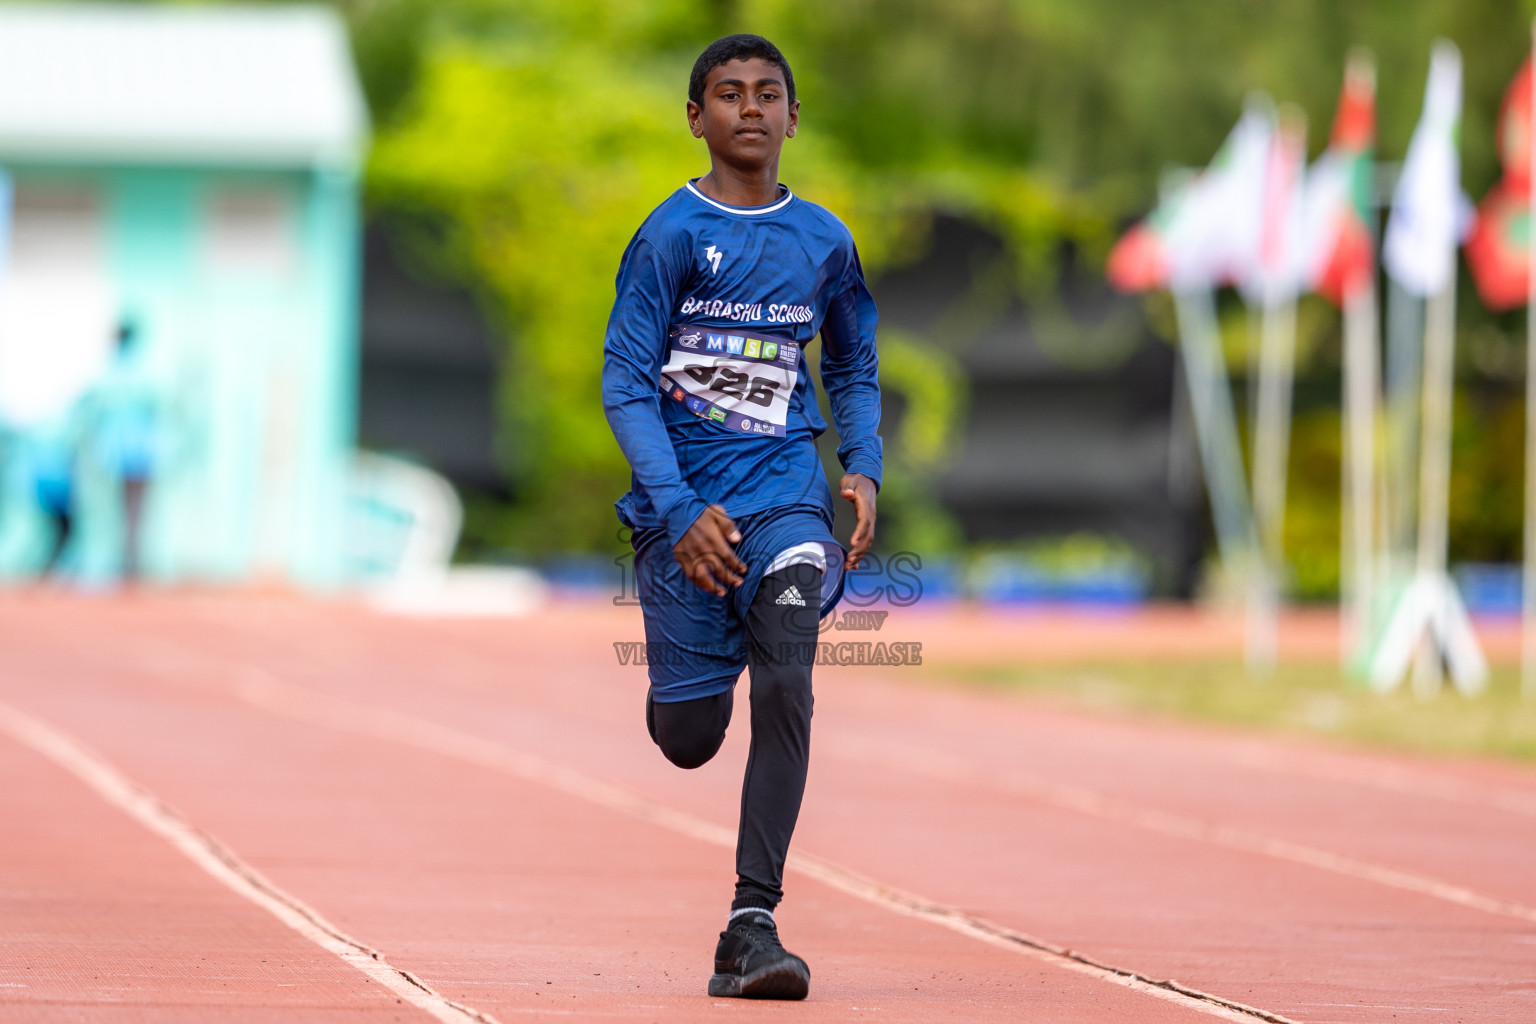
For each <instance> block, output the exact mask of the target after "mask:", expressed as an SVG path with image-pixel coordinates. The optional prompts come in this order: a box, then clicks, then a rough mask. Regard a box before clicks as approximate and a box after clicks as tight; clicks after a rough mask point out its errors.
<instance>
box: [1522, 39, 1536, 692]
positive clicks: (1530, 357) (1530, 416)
mask: <svg viewBox="0 0 1536 1024" xmlns="http://www.w3.org/2000/svg"><path fill="white" fill-rule="evenodd" d="M1531 53H1532V61H1533V64H1536V20H1533V21H1532V23H1531ZM1531 89H1532V104H1531V118H1532V120H1531V122H1530V123H1531V124H1533V125H1536V73H1533V74H1532V75H1531ZM1528 134H1529V136H1530V139H1529V143H1528V144H1529V146H1530V147H1531V158H1532V162H1531V163H1530V164H1529V165H1528V167H1529V171H1528V174H1527V177H1528V180H1530V182H1531V184H1530V186H1529V188H1530V191H1529V192H1528V193H1527V195H1526V210H1527V215H1528V216H1529V215H1530V214H1531V212H1532V211H1536V131H1531V132H1529V133H1528ZM1528 234H1529V236H1530V237H1529V239H1528V241H1527V246H1528V247H1527V250H1526V255H1527V258H1528V263H1527V265H1526V277H1527V284H1526V287H1527V292H1526V306H1525V537H1524V544H1523V547H1524V551H1523V552H1522V555H1523V565H1522V566H1521V584H1520V589H1521V616H1520V692H1521V695H1522V696H1523V697H1524V698H1525V699H1526V700H1533V699H1536V231H1533V232H1529V233H1528Z"/></svg>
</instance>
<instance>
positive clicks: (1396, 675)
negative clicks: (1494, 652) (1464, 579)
mask: <svg viewBox="0 0 1536 1024" xmlns="http://www.w3.org/2000/svg"><path fill="white" fill-rule="evenodd" d="M1442 661H1443V663H1444V665H1445V666H1446V668H1448V669H1449V670H1450V675H1451V683H1452V685H1454V686H1455V687H1456V689H1457V690H1459V691H1460V692H1461V693H1463V694H1465V695H1466V696H1468V697H1475V696H1477V695H1478V694H1480V693H1482V692H1483V691H1484V690H1485V689H1486V688H1487V685H1488V660H1487V658H1486V657H1484V655H1483V648H1482V645H1481V644H1479V643H1478V640H1477V634H1476V632H1474V631H1473V629H1472V619H1471V617H1469V616H1468V615H1467V609H1466V606H1465V605H1464V604H1463V603H1462V600H1461V595H1460V594H1459V593H1457V591H1456V584H1455V583H1453V582H1452V581H1451V578H1450V577H1449V576H1447V575H1445V574H1444V573H1419V574H1418V575H1416V576H1415V577H1414V578H1413V581H1412V582H1411V583H1409V584H1408V587H1407V589H1406V590H1405V591H1404V592H1403V596H1402V598H1401V599H1400V600H1399V601H1398V603H1397V607H1396V608H1394V609H1393V611H1392V616H1391V618H1390V619H1389V620H1388V622H1387V628H1386V631H1385V632H1384V633H1383V634H1382V636H1381V642H1380V643H1379V644H1377V647H1376V651H1375V653H1374V654H1373V655H1372V657H1371V662H1370V682H1371V689H1373V690H1375V691H1376V692H1377V693H1391V692H1392V691H1393V690H1395V689H1397V688H1398V687H1399V686H1401V685H1402V683H1403V681H1404V679H1405V678H1407V676H1408V674H1409V669H1410V667H1411V668H1412V669H1413V683H1414V692H1415V693H1417V694H1419V695H1420V696H1421V697H1430V696H1433V695H1434V694H1435V693H1437V692H1438V691H1439V689H1440V686H1441V683H1442V677H1441V671H1440V666H1441V663H1442Z"/></svg>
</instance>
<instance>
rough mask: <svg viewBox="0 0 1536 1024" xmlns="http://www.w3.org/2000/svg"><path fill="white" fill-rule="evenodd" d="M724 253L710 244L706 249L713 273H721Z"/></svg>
mask: <svg viewBox="0 0 1536 1024" xmlns="http://www.w3.org/2000/svg"><path fill="white" fill-rule="evenodd" d="M724 255H725V253H723V252H721V251H720V250H719V249H716V248H715V247H714V246H710V247H709V248H707V249H705V250H704V258H705V259H706V260H708V261H709V265H710V266H711V267H712V268H713V269H711V270H710V273H711V274H718V273H720V257H721V256H724Z"/></svg>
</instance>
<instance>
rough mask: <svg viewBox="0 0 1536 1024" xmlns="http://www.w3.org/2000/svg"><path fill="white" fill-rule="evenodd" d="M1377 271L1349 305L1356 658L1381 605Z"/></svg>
mask: <svg viewBox="0 0 1536 1024" xmlns="http://www.w3.org/2000/svg"><path fill="white" fill-rule="evenodd" d="M1376 317H1377V311H1376V283H1375V280H1374V275H1372V279H1371V280H1370V281H1368V282H1367V283H1366V284H1365V285H1364V286H1363V287H1361V288H1359V289H1358V290H1356V291H1355V292H1353V293H1351V294H1350V295H1349V297H1348V298H1347V299H1346V300H1345V305H1344V420H1345V423H1344V430H1345V438H1344V440H1345V445H1344V459H1343V462H1344V474H1343V481H1342V484H1343V488H1344V490H1343V494H1344V499H1345V500H1344V512H1345V514H1344V515H1343V516H1342V517H1341V519H1342V520H1343V534H1344V536H1343V540H1344V542H1345V543H1344V546H1343V548H1342V554H1343V557H1342V558H1341V559H1340V565H1341V568H1342V569H1343V579H1344V580H1345V581H1347V586H1345V587H1344V588H1342V589H1343V590H1344V594H1345V605H1344V616H1343V619H1344V621H1343V623H1342V625H1343V629H1342V630H1341V633H1342V639H1343V645H1342V651H1343V654H1344V656H1345V658H1346V659H1348V661H1347V663H1353V662H1354V661H1355V660H1356V659H1358V658H1359V657H1360V656H1361V655H1362V654H1363V653H1364V652H1365V651H1366V649H1367V648H1368V646H1369V644H1370V637H1371V632H1372V625H1373V622H1374V618H1373V617H1374V609H1375V604H1376V589H1375V571H1376V566H1375V562H1376V545H1375V543H1374V537H1373V532H1374V528H1375V507H1374V506H1375V501H1374V499H1375V482H1376V451H1375V447H1376V445H1375V441H1376V419H1377V387H1378V384H1377V381H1378V379H1379V369H1378V367H1377V354H1376Z"/></svg>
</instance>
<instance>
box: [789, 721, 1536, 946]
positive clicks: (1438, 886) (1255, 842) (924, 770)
mask: <svg viewBox="0 0 1536 1024" xmlns="http://www.w3.org/2000/svg"><path fill="white" fill-rule="evenodd" d="M817 747H818V749H819V750H820V752H821V753H822V755H823V756H827V755H830V756H832V757H837V758H841V759H842V760H845V761H852V762H854V763H858V764H863V765H866V766H870V767H876V768H880V769H882V770H895V771H908V772H912V773H913V774H918V775H925V776H927V777H929V778H933V779H938V780H941V781H944V782H952V783H957V784H960V785H966V786H980V787H983V788H987V789H993V790H997V791H1000V792H1004V793H1009V794H1013V795H1017V796H1023V797H1027V798H1028V799H1031V800H1036V801H1038V802H1040V803H1043V804H1048V805H1049V806H1052V807H1058V808H1061V809H1062V810H1068V811H1076V812H1078V813H1080V814H1086V815H1088V816H1090V817H1094V818H1099V819H1100V820H1103V821H1113V822H1117V823H1120V824H1124V825H1132V826H1135V827H1136V828H1140V829H1144V830H1146V831H1148V832H1156V833H1159V834H1161V835H1165V836H1174V837H1176V838H1179V839H1188V840H1193V841H1195V842H1201V843H1209V844H1212V845H1214V846H1222V847H1226V848H1227V849H1231V850H1241V851H1243V852H1245V853H1254V854H1258V855H1260V856H1264V857H1272V858H1274V859H1276V860H1283V861H1289V862H1291V863H1293V864H1304V865H1306V866H1308V867H1312V868H1318V869H1320V870H1323V871H1331V872H1333V873H1334V874H1339V875H1347V876H1348V877H1350V878H1359V879H1363V880H1365V881H1368V882H1374V883H1376V884H1377V885H1385V886H1389V887H1391V888H1393V889H1402V890H1405V891H1407V892H1412V893H1417V894H1418V895H1420V896H1429V897H1432V898H1434V899H1438V900H1444V901H1445V902H1447V903H1454V904H1456V905H1458V906H1461V907H1466V908H1468V909H1471V910H1481V911H1484V912H1486V913H1489V914H1500V915H1503V916H1505V917H1513V918H1516V919H1517V920H1520V921H1525V922H1527V923H1533V924H1536V908H1532V907H1527V906H1524V905H1522V904H1519V903H1511V902H1509V901H1507V900H1500V899H1495V898H1494V897H1492V896H1487V895H1484V894H1483V893H1480V892H1475V891H1474V890H1472V889H1468V888H1467V887H1465V886H1461V885H1455V884H1453V883H1451V882H1444V881H1441V880H1440V879H1438V878H1431V877H1430V876H1428V875H1420V874H1416V873H1414V872H1411V871H1402V870H1399V869H1397V868H1393V867H1387V866H1386V865H1383V864H1373V863H1371V862H1370V861H1364V860H1357V859H1355V858H1353V857H1346V856H1343V855H1342V854H1337V853H1333V852H1331V851H1329V850H1323V849H1319V848H1318V847H1315V846H1307V845H1306V844H1304V843H1294V842H1291V841H1290V840H1288V839H1276V838H1274V837H1273V836H1266V835H1263V834H1262V833H1258V832H1250V831H1248V830H1247V829H1241V828H1234V827H1232V826H1230V825H1219V824H1216V823H1214V822H1209V821H1201V820H1200V819H1198V818H1187V817H1184V816H1183V815H1179V814H1171V813H1169V812H1167V811H1159V810H1155V809H1152V808H1148V807H1142V806H1140V805H1137V804H1133V803H1129V802H1127V801H1124V800H1116V799H1114V798H1113V797H1108V796H1104V795H1103V794H1101V793H1097V792H1094V791H1093V790H1091V789H1084V788H1082V787H1079V786H1069V785H1064V784H1062V783H1056V782H1047V781H1045V780H1043V779H1039V778H1033V777H1030V776H1028V775H1023V774H1020V773H1017V772H986V773H983V772H981V771H979V770H977V769H976V768H975V767H974V766H972V765H969V764H967V763H966V762H965V761H964V760H963V759H961V758H958V757H954V756H951V755H948V754H943V753H940V752H938V751H934V750H925V749H923V748H921V747H913V746H908V745H906V744H903V745H902V747H901V751H900V755H899V756H897V755H896V754H893V753H892V751H891V750H890V747H889V744H881V743H879V742H877V741H875V740H872V739H869V738H867V737H855V736H849V735H839V734H836V733H834V734H832V735H831V736H827V735H825V734H823V735H822V736H821V737H820V738H819V739H818V740H817Z"/></svg>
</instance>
